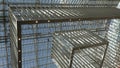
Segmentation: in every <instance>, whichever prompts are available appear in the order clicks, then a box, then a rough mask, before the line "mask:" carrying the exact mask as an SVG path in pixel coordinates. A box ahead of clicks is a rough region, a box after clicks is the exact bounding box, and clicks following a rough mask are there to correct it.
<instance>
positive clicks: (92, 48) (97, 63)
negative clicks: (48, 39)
mask: <svg viewBox="0 0 120 68" xmlns="http://www.w3.org/2000/svg"><path fill="white" fill-rule="evenodd" d="M52 44H53V47H52V57H53V59H55V61H56V63H57V64H58V65H59V66H58V67H60V68H102V64H103V61H104V57H105V54H106V51H107V46H108V42H107V41H106V40H104V39H102V38H100V37H99V36H97V35H95V34H93V33H91V32H89V31H87V30H76V31H75V30H73V31H64V32H62V31H61V32H55V33H54V34H53V43H52Z"/></svg>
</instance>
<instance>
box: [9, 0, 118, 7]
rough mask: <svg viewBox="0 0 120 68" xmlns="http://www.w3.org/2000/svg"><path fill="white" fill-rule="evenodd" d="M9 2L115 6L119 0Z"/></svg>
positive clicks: (15, 1) (12, 0) (13, 1)
mask: <svg viewBox="0 0 120 68" xmlns="http://www.w3.org/2000/svg"><path fill="white" fill-rule="evenodd" d="M9 3H11V4H24V5H25V4H26V5H30V4H33V5H36V4H40V5H43V4H44V5H45V4H52V5H53V4H62V5H64V4H67V5H68V4H70V5H76V4H77V5H79V6H81V7H116V6H117V4H118V3H119V0H114V1H113V0H74V1H73V0H29V1H28V0H9Z"/></svg>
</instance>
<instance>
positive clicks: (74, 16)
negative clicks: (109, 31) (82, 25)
mask: <svg viewBox="0 0 120 68" xmlns="http://www.w3.org/2000/svg"><path fill="white" fill-rule="evenodd" d="M49 6H51V5H49ZM64 7H65V6H64ZM64 7H53V8H52V7H36V8H35V7H29V6H28V7H27V6H25V7H19V6H18V7H17V6H16V5H15V6H13V7H12V6H11V8H10V10H11V12H12V13H13V14H14V15H15V17H16V19H17V20H18V21H28V22H30V21H35V20H38V21H41V22H42V23H43V22H60V21H79V20H95V19H111V18H119V17H120V15H119V13H120V10H119V9H116V8H93V7H92V8H80V7H79V8H75V7H74V8H73V7H67V8H64ZM103 10H104V13H103ZM114 13H116V14H114ZM24 23H26V22H24Z"/></svg>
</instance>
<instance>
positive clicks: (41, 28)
mask: <svg viewBox="0 0 120 68" xmlns="http://www.w3.org/2000/svg"><path fill="white" fill-rule="evenodd" d="M96 21H97V23H96ZM98 22H99V23H98ZM105 23H107V21H105V20H94V21H77V22H62V23H43V24H42V23H41V24H26V25H22V50H23V51H22V67H23V68H26V67H27V68H33V67H38V68H41V67H42V68H44V67H45V68H56V65H54V61H53V60H52V58H51V47H52V39H53V38H52V34H53V33H54V32H55V31H64V30H77V29H90V30H92V31H94V32H95V33H97V34H99V35H100V36H101V37H103V38H104V37H105V35H106V34H105V33H106V29H105V27H106V26H105ZM96 29H97V31H96ZM101 29H103V30H101Z"/></svg>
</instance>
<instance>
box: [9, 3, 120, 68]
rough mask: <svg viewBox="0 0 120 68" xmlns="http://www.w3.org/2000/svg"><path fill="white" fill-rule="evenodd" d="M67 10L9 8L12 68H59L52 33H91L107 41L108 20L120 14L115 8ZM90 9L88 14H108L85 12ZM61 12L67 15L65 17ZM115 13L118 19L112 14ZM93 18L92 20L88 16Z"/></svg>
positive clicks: (43, 7) (63, 8)
mask: <svg viewBox="0 0 120 68" xmlns="http://www.w3.org/2000/svg"><path fill="white" fill-rule="evenodd" d="M47 8H48V9H47ZM67 8H68V7H63V6H61V7H60V6H59V7H51V6H50V7H49V6H42V7H37V8H36V6H19V5H18V6H14V5H13V6H11V7H10V8H9V12H10V20H11V24H10V30H11V31H10V32H11V33H10V37H11V38H10V39H11V46H12V48H11V52H12V58H15V59H14V60H13V59H12V60H13V61H12V63H13V64H12V66H13V67H14V66H15V68H26V67H27V68H32V67H40V68H41V67H43V68H44V67H46V68H48V67H52V68H56V66H55V65H54V61H52V58H51V55H50V54H51V47H52V46H51V42H52V33H54V32H55V31H62V30H75V29H89V30H91V31H93V32H95V33H97V34H100V35H103V37H104V36H105V35H106V34H105V32H106V23H107V22H108V20H107V19H111V18H119V12H120V11H119V9H116V8H100V9H98V8H93V7H89V8H80V7H75V8H73V7H69V9H67ZM78 8H79V9H81V12H82V13H81V15H80V14H78V13H76V12H78V11H79V9H78ZM40 9H41V10H40ZM73 9H74V10H73ZM87 9H89V10H88V11H93V10H95V9H98V10H100V11H102V10H103V9H104V10H105V13H106V14H103V13H102V12H100V11H99V12H97V13H96V14H94V13H93V12H89V13H87V12H84V11H86V10H87ZM108 10H112V11H109V13H108ZM49 11H50V12H51V13H50V12H49ZM62 11H63V12H65V13H66V14H65V13H62ZM67 11H73V12H70V13H71V14H73V15H71V14H70V13H67ZM55 12H57V14H55ZM115 12H116V14H115V15H114V14H112V13H115ZM91 13H92V14H93V15H92V14H91ZM99 13H100V14H99ZM62 14H63V15H62ZM77 14H78V15H77ZM82 14H83V15H82ZM90 14H91V15H92V16H89V15H90ZM97 14H98V15H97ZM102 14H103V15H102ZM69 15H70V16H69ZM98 19H99V20H98ZM101 19H105V20H101ZM84 20H85V21H84ZM98 22H99V23H98ZM93 26H94V27H93ZM38 40H39V41H38ZM41 48H42V49H41ZM29 49H30V50H29ZM14 63H15V64H14Z"/></svg>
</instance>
